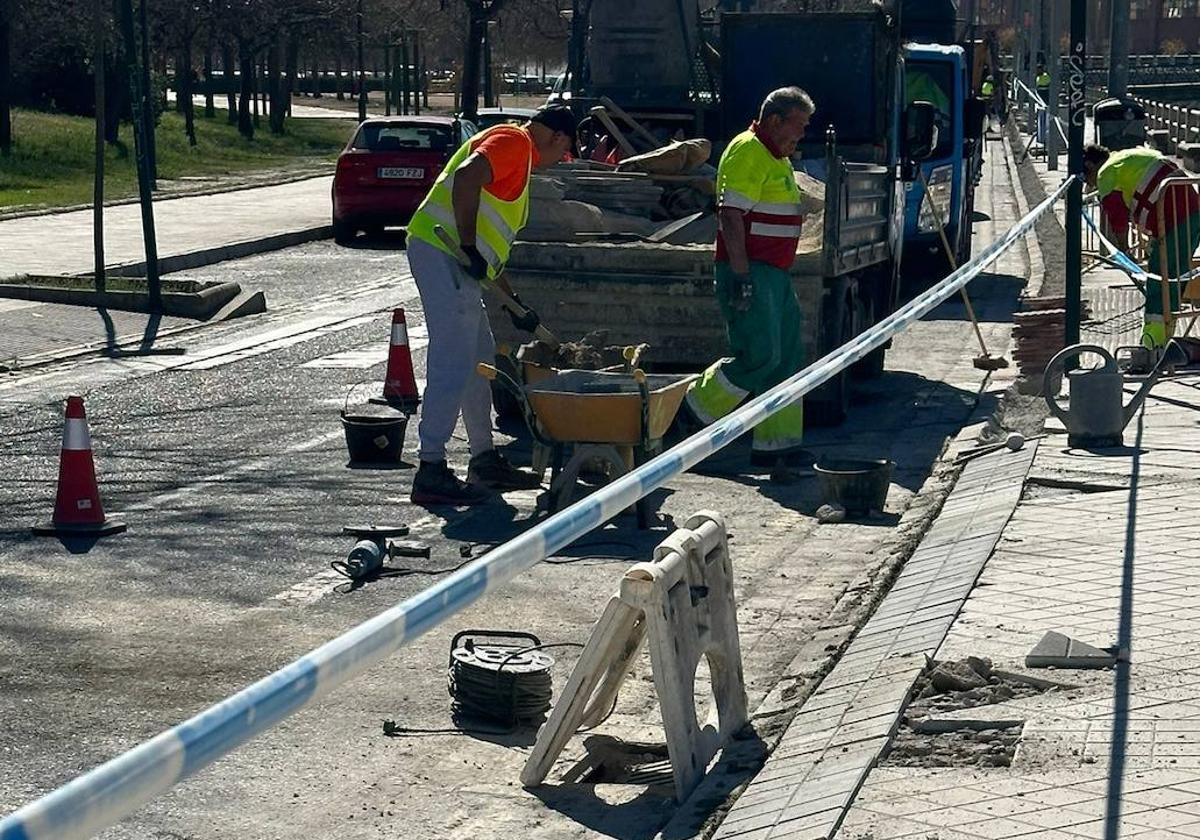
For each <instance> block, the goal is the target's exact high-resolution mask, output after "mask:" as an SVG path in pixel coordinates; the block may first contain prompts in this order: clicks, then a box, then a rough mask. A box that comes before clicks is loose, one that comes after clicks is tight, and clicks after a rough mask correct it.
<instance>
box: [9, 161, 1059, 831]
mask: <svg viewBox="0 0 1200 840" xmlns="http://www.w3.org/2000/svg"><path fill="white" fill-rule="evenodd" d="M1071 181H1072V179H1071V178H1067V179H1066V180H1065V181H1063V183H1062V184H1061V185H1060V186H1059V187H1058V189H1056V190H1055V191H1054V192H1053V193H1052V194H1051V195H1050V196H1048V197H1047V198H1046V199H1045V200H1044V201H1042V202H1041V203H1040V204H1039V205H1037V207H1035V208H1033V209H1032V210H1031V211H1030V212H1029V213H1028V214H1027V215H1026V216H1025V217H1024V218H1022V219H1021V220H1020V221H1018V222H1017V223H1016V224H1015V225H1014V226H1013V227H1012V228H1010V229H1009V230H1008V231H1007V232H1005V234H1004V235H1003V236H1002V237H1000V238H999V239H997V240H996V241H995V242H993V243H992V244H991V245H989V246H988V247H987V248H986V249H984V251H983V252H982V253H981V254H980V255H979V256H977V257H976V258H975V259H974V260H972V261H971V262H969V263H966V264H964V265H962V266H961V267H959V268H958V269H957V270H956V271H954V272H953V273H952V274H950V275H949V276H947V277H946V278H945V279H944V280H942V281H941V282H939V283H937V284H936V285H934V286H933V287H931V288H930V289H928V290H926V291H925V292H923V293H921V294H920V295H918V296H917V297H916V298H914V299H913V300H911V301H909V302H908V303H907V304H905V305H904V306H903V307H901V308H900V309H898V310H897V311H896V312H894V313H892V314H891V315H889V316H888V317H887V318H884V319H883V320H882V321H880V322H879V323H877V324H875V325H874V326H872V327H871V328H869V329H867V330H866V331H864V332H862V333H861V334H859V335H858V336H856V337H855V338H853V339H851V340H850V341H848V342H846V343H845V344H843V345H842V346H840V347H838V348H836V349H835V350H833V351H831V352H830V353H828V354H826V355H825V356H824V357H823V358H821V359H819V360H818V361H816V362H814V363H813V364H811V365H809V366H808V367H806V368H805V369H804V370H802V371H800V372H798V373H797V374H796V375H794V376H792V377H791V378H790V379H788V380H786V381H785V382H783V383H781V384H779V385H777V386H776V387H774V388H772V389H771V390H770V391H768V392H766V393H765V394H762V395H760V396H758V397H755V398H754V399H752V400H751V401H750V402H748V403H746V404H745V405H743V406H741V407H739V408H738V409H736V410H735V411H733V412H732V413H731V414H729V415H728V416H726V417H724V418H722V419H721V420H719V421H717V422H716V423H714V424H712V425H711V426H708V427H707V428H705V429H704V430H702V431H700V432H698V433H696V434H694V435H692V436H691V437H689V438H688V439H687V440H685V441H683V442H682V443H679V444H678V445H676V446H674V447H673V448H671V449H669V450H667V451H666V452H664V453H662V454H661V455H659V456H657V457H655V458H653V459H652V460H650V461H648V462H647V463H645V464H643V465H642V466H640V467H638V468H636V469H634V470H633V471H632V472H630V473H627V474H626V475H624V476H622V477H621V478H619V479H617V480H616V481H614V482H613V483H611V484H609V485H606V486H605V487H602V488H600V489H599V490H597V491H595V492H594V493H592V494H591V495H590V496H587V497H586V498H584V499H582V500H580V501H579V502H576V503H575V504H573V505H571V506H570V507H569V508H566V509H565V510H563V511H561V512H559V513H557V514H554V515H553V516H550V517H549V518H547V519H546V520H544V521H543V522H541V523H539V524H538V525H536V526H534V527H533V528H531V529H530V530H528V531H526V532H525V533H523V534H520V535H519V536H517V537H514V538H513V539H512V540H510V541H509V542H506V543H504V544H502V545H500V546H497V547H496V548H494V549H493V550H491V551H489V552H488V553H487V554H486V555H484V556H483V557H480V558H479V559H478V560H476V561H475V562H473V563H471V564H470V565H469V566H466V567H464V568H463V569H461V570H459V571H457V572H454V573H453V574H451V575H449V576H448V577H446V578H445V579H443V580H441V581H439V582H438V583H436V584H434V585H433V586H431V587H429V588H428V589H425V590H423V591H422V592H419V593H417V594H416V595H414V596H413V597H411V598H409V599H408V600H406V601H404V602H403V603H401V604H398V605H397V606H394V607H392V608H390V609H388V610H386V611H385V612H383V613H381V614H380V615H378V616H376V617H375V618H373V619H370V620H369V621H366V622H364V623H363V624H360V625H359V626H357V627H355V628H353V629H351V630H349V631H347V632H346V633H343V634H342V635H341V636H338V637H337V638H336V639H333V640H332V641H330V642H327V643H326V644H324V645H322V646H321V647H319V648H316V649H315V650H313V651H311V652H309V653H307V654H305V655H304V656H301V657H300V658H299V659H297V660H296V661H294V662H292V663H291V664H290V665H287V666H285V667H283V668H281V669H280V670H278V671H276V672H275V673H273V674H270V675H269V676H267V677H265V678H263V679H261V680H259V681H258V682H256V683H254V684H253V685H251V686H249V687H248V688H245V689H243V690H242V691H240V692H238V693H237V694H234V695H232V696H230V697H228V698H227V699H225V700H223V701H221V702H220V703H217V704H216V705H214V706H212V707H210V708H208V709H206V710H204V711H202V712H200V713H199V714H197V715H196V716H194V717H192V718H191V719H189V720H187V721H185V722H184V723H181V724H179V725H178V726H175V727H173V728H171V729H169V730H167V731H165V732H163V733H161V734H160V735H158V736H156V737H155V738H153V739H151V740H149V741H146V742H144V743H142V744H140V745H139V746H137V747H134V748H133V749H131V750H129V751H128V752H125V753H124V754H122V755H120V756H118V757H116V758H114V759H112V760H111V761H109V762H107V763H105V764H103V765H101V766H100V767H97V768H95V769H94V770H91V771H89V772H88V773H85V774H84V775H82V776H79V777H78V778H76V779H74V780H73V781H71V782H69V783H68V784H66V785H64V786H62V787H60V788H58V789H57V790H55V791H53V792H51V793H49V794H47V795H46V796H44V797H42V798H41V799H38V800H37V801H35V802H32V803H30V804H28V805H26V806H24V807H22V808H21V809H19V810H18V811H16V812H15V813H13V814H11V815H10V816H8V817H6V818H4V819H3V820H0V840H70V839H71V838H75V840H81V838H85V837H89V836H91V835H92V834H94V833H96V832H98V831H100V830H102V829H104V828H106V827H108V826H111V825H113V824H114V823H116V822H117V821H118V820H120V819H121V818H122V817H124V816H126V815H128V814H130V813H132V812H133V811H134V810H136V809H137V808H138V807H140V806H142V805H144V804H146V803H147V802H149V801H150V800H151V799H153V798H154V797H156V796H157V795H159V794H161V793H163V792H164V791H166V790H169V789H170V788H171V787H173V786H174V785H175V784H177V783H178V782H180V781H182V780H183V779H185V778H187V777H188V776H190V775H192V774H194V773H196V772H197V771H199V770H201V769H202V768H204V767H206V766H208V765H209V764H211V763H212V762H214V761H216V760H217V759H218V758H220V757H222V756H223V755H226V754H227V753H229V752H231V751H233V750H234V749H236V748H237V747H238V746H239V745H241V744H243V743H245V742H246V741H248V740H250V739H251V738H253V737H255V736H257V735H261V734H262V733H264V732H266V731H268V730H270V729H272V728H274V727H275V726H276V725H278V724H279V723H280V722H281V721H283V720H284V719H285V718H287V717H288V716H290V715H293V714H295V713H296V712H298V711H300V710H301V709H304V708H306V707H308V706H311V705H313V704H315V703H316V702H317V701H319V700H320V699H321V698H322V697H324V696H325V695H326V694H328V693H329V692H330V691H332V690H333V689H335V688H337V687H338V686H341V685H343V684H344V683H346V682H348V681H350V680H352V679H353V678H354V677H356V676H358V675H359V674H361V673H363V672H364V671H366V670H367V669H368V668H371V667H373V666H375V665H377V664H379V663H380V662H382V661H383V660H384V659H385V658H386V657H388V656H390V655H391V654H392V653H394V652H395V651H396V650H398V649H399V648H401V647H402V646H403V645H405V644H407V643H408V642H411V641H412V640H414V639H416V638H417V637H418V636H420V635H422V634H424V633H426V632H428V631H429V630H431V629H433V628H434V627H436V626H437V625H438V624H440V623H441V622H443V621H445V620H447V619H448V618H450V617H451V616H453V615H455V614H456V613H458V612H459V611H461V610H463V609H465V608H466V607H468V606H469V605H471V604H473V603H474V602H475V601H477V600H479V599H480V598H482V597H483V596H484V595H486V594H488V593H489V592H492V591H494V590H495V589H497V588H499V587H500V586H502V585H504V584H505V583H507V582H508V581H510V580H511V579H513V578H514V577H516V576H517V575H518V574H520V573H521V572H523V571H525V570H526V569H529V568H531V567H532V566H534V565H535V564H537V563H539V562H541V561H542V560H544V559H545V558H546V557H548V556H549V555H551V554H553V553H554V552H556V551H558V550H559V549H561V548H563V547H565V546H567V545H569V544H571V543H572V542H574V541H575V540H577V539H579V538H580V537H583V536H585V535H586V534H588V533H589V532H591V531H592V530H594V529H595V528H597V527H599V526H600V525H602V524H603V523H605V522H607V521H608V520H609V519H612V518H613V517H614V516H616V515H617V514H619V513H620V512H621V511H623V510H626V509H627V508H630V507H632V506H633V505H634V504H635V503H636V502H637V501H638V500H640V499H642V498H644V497H645V496H647V495H649V494H650V493H653V492H654V491H655V490H657V489H658V488H660V487H662V486H663V485H664V484H665V483H666V482H667V481H669V480H670V479H672V478H674V477H676V476H678V475H680V474H681V473H683V472H685V471H687V470H689V469H691V468H692V467H694V466H696V465H697V464H698V463H700V462H701V461H703V460H704V459H705V458H707V457H708V456H710V455H712V454H713V453H714V452H717V451H719V450H721V449H723V448H724V447H726V446H728V445H729V444H730V443H732V442H733V441H735V440H737V439H738V438H740V437H741V436H742V435H743V434H745V433H746V432H747V431H749V430H750V429H752V428H754V427H755V426H757V425H758V424H759V423H761V422H762V421H764V420H766V419H767V418H768V417H770V416H772V415H773V414H775V413H776V412H778V411H780V410H782V409H783V408H785V407H786V406H788V405H791V404H792V403H794V402H796V401H797V400H800V399H802V398H803V397H804V395H805V394H808V393H810V392H811V391H813V390H814V389H815V388H817V387H819V386H820V385H822V384H823V383H824V382H826V381H827V380H829V379H831V378H832V377H834V376H836V375H838V374H839V373H841V372H842V371H844V370H846V369H847V368H848V367H849V366H850V365H852V364H854V363H855V362H857V361H859V360H860V359H862V358H864V357H866V356H867V355H868V354H870V353H871V352H872V351H874V350H875V349H877V348H879V347H880V346H882V345H883V344H885V343H886V342H887V341H889V340H890V339H891V338H893V337H894V336H896V335H897V334H899V333H900V332H902V331H904V330H905V329H907V328H908V327H909V326H911V325H912V324H913V323H914V322H915V321H917V320H918V319H919V318H921V317H923V316H924V315H925V314H927V313H928V312H929V311H930V310H932V309H933V308H934V307H936V306H937V305H939V304H940V303H941V302H942V301H944V300H946V299H947V298H949V297H950V296H952V295H955V294H957V293H958V292H959V290H960V289H962V288H963V287H964V286H966V285H967V283H968V282H970V280H971V279H972V278H974V277H975V276H977V275H978V274H979V273H980V272H982V271H983V270H984V269H985V268H987V267H988V266H989V265H991V264H992V263H993V262H995V261H996V260H997V259H998V258H999V257H1000V255H1001V254H1003V253H1004V252H1005V251H1006V250H1008V248H1010V247H1011V246H1012V245H1013V244H1014V243H1015V242H1016V241H1017V240H1018V239H1020V238H1021V237H1022V236H1024V235H1025V234H1026V233H1027V232H1028V231H1029V230H1030V229H1031V228H1032V227H1033V225H1034V223H1035V222H1036V221H1037V219H1038V218H1039V217H1040V216H1041V215H1042V214H1043V213H1045V212H1046V211H1047V210H1049V209H1050V207H1051V206H1052V205H1053V203H1054V202H1055V201H1057V200H1058V199H1059V198H1060V197H1061V196H1062V195H1063V193H1065V192H1066V189H1067V187H1068V186H1069V185H1070V183H1071Z"/></svg>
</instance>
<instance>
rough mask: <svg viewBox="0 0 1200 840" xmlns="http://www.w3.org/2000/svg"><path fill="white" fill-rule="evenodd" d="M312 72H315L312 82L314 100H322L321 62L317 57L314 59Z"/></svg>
mask: <svg viewBox="0 0 1200 840" xmlns="http://www.w3.org/2000/svg"><path fill="white" fill-rule="evenodd" d="M312 70H313V77H312V78H313V82H312V90H313V99H320V98H321V65H320V62H318V61H317V59H316V58H315V57H314V58H313V63H312Z"/></svg>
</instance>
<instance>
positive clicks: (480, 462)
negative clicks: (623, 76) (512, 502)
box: [408, 105, 576, 505]
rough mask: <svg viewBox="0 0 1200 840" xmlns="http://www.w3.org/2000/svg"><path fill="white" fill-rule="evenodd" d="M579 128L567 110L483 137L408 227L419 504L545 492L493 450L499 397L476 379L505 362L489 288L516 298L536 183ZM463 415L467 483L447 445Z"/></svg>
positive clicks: (447, 172)
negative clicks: (419, 385) (416, 334)
mask: <svg viewBox="0 0 1200 840" xmlns="http://www.w3.org/2000/svg"><path fill="white" fill-rule="evenodd" d="M575 125H576V123H575V117H574V116H573V115H572V114H571V111H570V109H568V108H566V107H565V106H561V105H560V106H552V107H546V108H542V109H540V110H539V111H538V112H537V113H536V114H535V115H534V116H533V117H532V119H531V120H530V121H529V122H528V123H526V124H525V125H521V126H516V125H497V126H495V127H493V128H490V129H488V130H487V131H484V132H482V133H481V134H478V135H476V136H475V137H473V138H471V139H470V140H468V141H467V142H466V143H464V144H463V145H462V147H461V148H459V150H458V151H457V152H455V153H454V156H453V157H451V158H450V160H449V161H448V162H447V164H446V168H445V169H444V170H443V171H442V174H441V175H440V176H439V177H438V179H437V181H435V182H434V185H433V187H432V189H430V191H429V195H427V196H425V200H424V201H423V202H422V203H421V206H420V207H418V208H417V212H416V213H415V214H414V215H413V218H412V221H411V222H409V225H408V264H409V267H410V268H411V269H412V273H413V277H414V278H415V280H416V281H417V291H418V292H420V294H421V305H422V306H423V307H424V311H425V324H426V327H427V328H428V330H429V349H428V355H427V358H428V362H427V365H426V373H425V377H426V380H425V395H424V399H423V400H422V404H421V423H420V426H419V427H418V436H419V438H420V452H419V456H420V459H421V463H420V466H419V467H418V468H417V474H416V476H415V477H414V478H413V487H412V495H411V499H412V501H413V502H414V503H416V504H451V505H473V504H478V503H480V502H483V501H486V500H487V499H488V498H489V496H490V495H491V494H490V492H489V488H490V489H491V490H528V489H532V488H535V487H537V486H538V484H539V481H538V478H537V476H535V475H534V474H533V473H530V472H525V471H523V470H519V469H517V468H516V467H514V466H513V465H512V464H510V463H509V462H508V460H507V459H505V458H504V456H503V455H501V454H500V453H499V452H497V451H496V449H495V447H494V445H493V443H492V395H491V388H490V386H489V384H488V382H487V380H485V379H484V378H483V377H481V376H479V375H478V374H477V373H476V372H475V366H476V365H477V364H478V363H479V362H488V363H491V362H493V361H494V360H495V353H496V346H495V341H494V340H493V338H492V329H491V326H490V325H489V324H488V318H487V312H486V310H485V309H484V305H483V297H482V286H481V284H482V283H484V282H494V283H496V284H497V285H499V286H501V287H502V288H503V289H504V290H505V291H507V292H509V293H510V294H511V293H512V289H511V287H509V285H508V282H507V281H506V280H505V279H504V277H503V276H502V275H501V272H502V271H503V270H504V264H505V262H506V261H507V260H508V255H509V251H510V249H511V247H512V243H513V240H514V239H516V237H517V233H518V231H520V230H521V228H523V227H524V226H525V222H526V221H527V220H528V218H529V179H530V175H531V173H532V171H533V170H534V169H539V168H545V167H549V166H553V165H554V164H555V163H557V162H558V161H560V160H562V158H563V156H564V155H566V154H567V152H569V151H571V149H572V148H573V147H574V144H575ZM437 225H441V226H442V227H443V228H445V229H446V232H447V233H448V234H449V236H450V239H452V240H453V241H454V242H455V243H457V244H459V245H460V246H461V248H462V250H463V252H464V253H465V254H466V255H467V257H468V258H469V259H470V263H471V264H470V266H469V267H463V266H461V265H460V264H459V262H458V260H456V259H455V257H454V256H452V253H451V249H450V248H448V247H447V246H446V244H445V243H443V242H442V240H441V239H440V238H439V237H438V236H437V234H436V233H435V232H434V228H435V227H436V226H437ZM535 320H536V316H535ZM521 326H522V328H524V329H532V328H533V327H534V326H536V324H533V325H530V324H528V323H523V324H522V325H521ZM460 413H461V414H462V418H463V426H465V427H466V431H467V442H468V445H469V446H470V451H471V460H470V463H469V465H468V468H467V481H466V482H464V481H462V480H461V479H459V478H458V476H456V475H455V474H454V472H453V471H452V470H451V469H450V467H449V465H448V464H447V463H446V444H447V443H448V442H449V440H450V435H451V434H452V433H453V432H454V427H455V425H456V424H457V422H458V417H459V414H460Z"/></svg>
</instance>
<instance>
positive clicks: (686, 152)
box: [617, 137, 712, 175]
mask: <svg viewBox="0 0 1200 840" xmlns="http://www.w3.org/2000/svg"><path fill="white" fill-rule="evenodd" d="M711 155H712V143H711V142H710V141H709V140H706V139H705V138H703V137H700V138H696V139H694V140H675V141H673V142H671V143H668V144H667V145H666V146H663V147H662V148H661V149H655V150H654V151H652V152H646V153H645V154H640V155H635V156H633V157H630V158H626V159H625V160H623V161H621V162H620V163H619V164H617V171H618V172H645V173H652V174H655V175H682V174H684V173H686V172H691V171H692V170H694V169H696V168H697V167H698V166H700V165H701V164H704V163H708V159H709V157H710V156H711Z"/></svg>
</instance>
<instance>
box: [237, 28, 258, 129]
mask: <svg viewBox="0 0 1200 840" xmlns="http://www.w3.org/2000/svg"><path fill="white" fill-rule="evenodd" d="M238 63H239V64H240V68H239V69H240V70H241V75H242V86H241V96H240V97H239V101H238V111H237V127H238V133H239V134H241V135H242V136H243V137H245V138H246V139H247V140H253V139H254V117H253V116H252V115H251V113H250V103H251V102H252V101H253V99H254V53H253V52H251V51H250V45H249V44H247V43H245V42H243V41H238Z"/></svg>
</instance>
